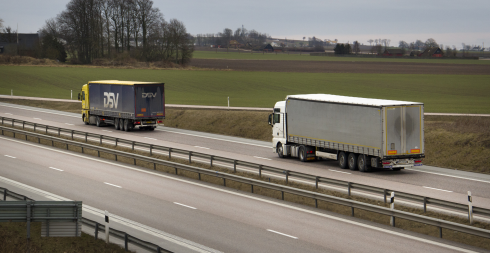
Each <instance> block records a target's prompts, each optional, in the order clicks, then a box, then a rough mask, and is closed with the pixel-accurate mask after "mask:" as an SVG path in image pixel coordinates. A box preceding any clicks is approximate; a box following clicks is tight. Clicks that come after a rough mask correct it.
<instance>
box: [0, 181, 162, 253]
mask: <svg viewBox="0 0 490 253" xmlns="http://www.w3.org/2000/svg"><path fill="white" fill-rule="evenodd" d="M0 192H2V193H3V196H4V201H5V199H6V197H7V196H8V197H11V198H13V199H15V200H26V199H27V200H29V201H33V202H34V204H33V206H35V205H37V204H36V202H35V200H33V199H31V198H28V197H26V196H24V195H21V194H17V193H15V192H12V191H9V190H8V189H6V188H2V187H0ZM50 202H53V203H52V205H53V206H54V205H56V202H57V201H50ZM57 204H58V205H62V204H60V203H59V202H58V203H57ZM0 206H1V205H0ZM9 206H11V207H13V206H18V203H9ZM65 206H66V205H65ZM80 213H81V202H80ZM0 220H1V216H0ZM24 220H25V219H24ZM38 220H39V219H38ZM38 220H34V218H33V220H32V221H38ZM80 221H81V223H82V225H84V226H87V227H89V228H92V229H94V236H95V239H98V234H99V232H105V225H103V224H101V223H98V222H95V221H93V220H90V219H87V218H83V217H81V219H80ZM77 229H78V230H81V228H77ZM41 231H42V230H41ZM28 233H29V230H28ZM79 235H80V233H79ZM109 235H110V236H113V237H114V238H117V239H119V240H122V241H124V248H125V249H126V251H128V246H129V245H131V244H132V245H134V246H136V247H139V248H142V249H144V250H148V251H150V252H157V253H162V252H172V251H169V250H166V249H164V248H162V247H160V246H158V245H156V244H154V243H151V242H147V241H143V240H141V239H139V238H137V237H134V236H132V235H129V234H128V233H126V232H123V231H120V230H116V229H113V228H110V227H109Z"/></svg>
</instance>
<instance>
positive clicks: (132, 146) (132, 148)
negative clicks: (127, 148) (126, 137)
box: [131, 141, 134, 151]
mask: <svg viewBox="0 0 490 253" xmlns="http://www.w3.org/2000/svg"><path fill="white" fill-rule="evenodd" d="M131 150H133V151H134V141H133V143H132V145H131Z"/></svg>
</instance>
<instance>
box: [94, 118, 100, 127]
mask: <svg viewBox="0 0 490 253" xmlns="http://www.w3.org/2000/svg"><path fill="white" fill-rule="evenodd" d="M95 124H96V125H97V127H100V118H99V116H97V118H96V119H95Z"/></svg>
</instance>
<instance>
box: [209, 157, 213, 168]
mask: <svg viewBox="0 0 490 253" xmlns="http://www.w3.org/2000/svg"><path fill="white" fill-rule="evenodd" d="M213 157H214V156H211V157H210V158H209V166H211V167H213Z"/></svg>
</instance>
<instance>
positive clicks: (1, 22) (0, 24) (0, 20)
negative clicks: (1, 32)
mask: <svg viewBox="0 0 490 253" xmlns="http://www.w3.org/2000/svg"><path fill="white" fill-rule="evenodd" d="M2 28H3V19H1V18H0V29H2Z"/></svg>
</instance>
